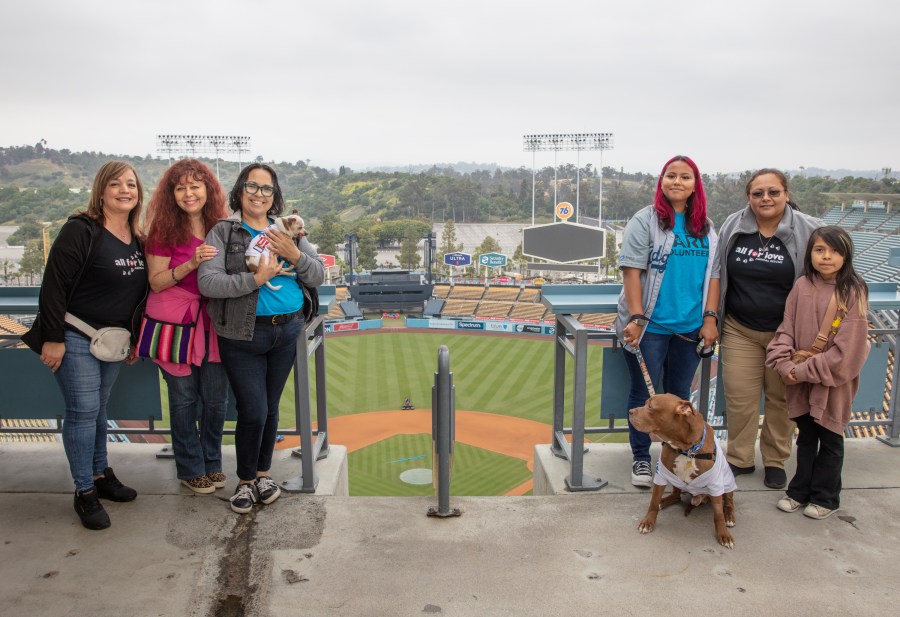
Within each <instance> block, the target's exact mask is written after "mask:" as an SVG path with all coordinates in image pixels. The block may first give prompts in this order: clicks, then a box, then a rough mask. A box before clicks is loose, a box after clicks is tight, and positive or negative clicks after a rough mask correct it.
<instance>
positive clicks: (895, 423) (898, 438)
mask: <svg viewBox="0 0 900 617" xmlns="http://www.w3.org/2000/svg"><path fill="white" fill-rule="evenodd" d="M892 338H893V339H894V373H893V375H892V377H891V401H890V403H889V404H888V414H889V415H890V420H891V423H890V425H889V426H888V427H887V428H888V431H887V432H888V434H887V435H879V436H878V437H876V439H878V441H880V442H882V443H886V444H887V445H889V446H893V447H895V448H896V447H900V418H898V417H897V410H898V404H897V384H898V383H900V381H897V380H898V379H900V362H897V341H898V340H900V337H892Z"/></svg>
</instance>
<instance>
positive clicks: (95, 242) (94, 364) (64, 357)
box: [22, 161, 147, 529]
mask: <svg viewBox="0 0 900 617" xmlns="http://www.w3.org/2000/svg"><path fill="white" fill-rule="evenodd" d="M143 199H144V187H143V185H142V184H141V181H140V179H139V178H138V175H137V172H136V171H135V169H134V168H133V167H132V166H131V165H129V164H128V163H123V162H120V161H110V162H108V163H106V164H104V165H103V166H102V167H101V168H100V170H99V171H98V172H97V175H96V176H95V177H94V185H93V188H92V190H91V197H90V202H89V203H88V207H87V209H86V210H84V211H82V212H79V213H76V214H75V215H73V216H72V217H70V218H69V220H68V221H67V222H66V224H65V225H63V227H62V229H61V230H60V232H59V236H58V237H57V238H56V241H55V242H54V243H53V247H52V248H51V249H50V255H49V256H48V259H47V266H46V269H45V271H44V279H43V283H42V285H41V295H40V300H39V302H38V307H39V311H40V312H39V315H38V318H37V320H35V325H34V327H33V328H32V329H31V330H30V331H29V332H28V333H26V334H25V335H24V336H23V337H22V340H23V341H24V342H25V343H26V344H27V345H28V346H29V347H31V349H33V350H35V351H38V352H39V353H40V355H41V361H42V362H43V363H44V364H45V365H46V366H47V367H48V368H49V369H50V370H51V371H53V374H54V376H55V377H56V382H57V384H58V385H59V389H60V390H61V391H62V395H63V400H64V401H65V416H64V420H63V428H62V438H63V446H64V447H65V450H66V457H67V458H68V460H69V469H70V471H71V473H72V479H73V480H74V483H75V511H76V512H77V513H78V516H79V518H80V519H81V523H82V524H83V525H84V526H85V527H86V528H88V529H105V528H107V527H109V526H110V520H109V515H108V514H107V513H106V510H105V509H104V508H103V506H102V505H101V503H100V501H99V498H103V499H110V500H112V501H131V500H133V499H134V498H135V497H137V491H135V490H134V489H132V488H129V487H127V486H125V485H123V484H122V483H121V482H120V481H119V480H118V478H116V475H115V474H114V473H113V470H112V468H111V467H110V466H109V464H108V463H107V456H106V432H107V422H106V403H107V401H108V400H109V393H110V390H111V389H112V386H113V384H114V383H115V381H116V378H117V377H118V375H119V369H120V368H121V366H122V362H118V361H114V362H109V361H104V360H100V359H98V358H96V357H94V355H93V354H92V353H91V349H90V344H91V336H90V334H89V333H87V332H85V331H84V330H83V329H79V327H80V328H84V326H85V325H86V326H87V327H88V328H89V329H100V328H106V327H119V328H125V329H127V330H129V331H130V332H131V333H132V340H133V341H134V340H136V336H137V331H138V327H139V326H140V319H141V314H142V305H143V300H144V298H145V296H146V293H147V269H146V265H145V263H144V253H143V249H142V247H141V244H140V242H139V240H138V220H139V219H140V214H141V204H142V202H143ZM71 316H74V317H75V319H76V320H77V323H79V324H81V325H80V326H76V325H72V324H71V322H72V321H73V320H72V318H71ZM125 362H126V363H128V364H132V363H134V362H135V356H134V348H133V347H132V349H131V351H130V352H129V353H128V355H127V357H126V359H125Z"/></svg>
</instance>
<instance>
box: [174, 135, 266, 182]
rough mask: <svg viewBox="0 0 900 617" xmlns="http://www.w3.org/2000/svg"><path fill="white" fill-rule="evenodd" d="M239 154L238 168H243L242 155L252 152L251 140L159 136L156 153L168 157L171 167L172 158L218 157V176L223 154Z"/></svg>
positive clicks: (204, 136) (209, 136)
mask: <svg viewBox="0 0 900 617" xmlns="http://www.w3.org/2000/svg"><path fill="white" fill-rule="evenodd" d="M235 152H236V153H237V155H238V167H241V166H242V163H241V154H243V153H249V152H250V138H249V137H239V136H235V135H157V136H156V153H157V154H159V155H163V154H164V155H166V157H167V158H168V159H169V165H171V164H172V156H173V155H174V156H190V157H196V156H197V155H198V154H215V155H216V175H217V176H218V175H219V158H221V156H222V154H227V153H235Z"/></svg>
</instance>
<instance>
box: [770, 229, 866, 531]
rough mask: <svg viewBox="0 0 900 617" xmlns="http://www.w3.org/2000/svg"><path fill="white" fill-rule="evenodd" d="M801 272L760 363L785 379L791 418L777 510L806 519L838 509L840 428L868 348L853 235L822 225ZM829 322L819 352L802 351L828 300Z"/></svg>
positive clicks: (843, 426)
mask: <svg viewBox="0 0 900 617" xmlns="http://www.w3.org/2000/svg"><path fill="white" fill-rule="evenodd" d="M804 269H805V276H801V277H800V278H799V279H797V281H796V283H794V288H793V289H792V290H791V293H790V295H788V299H787V304H786V305H785V309H784V321H783V322H782V324H781V326H780V327H779V328H778V331H777V332H776V333H775V337H774V338H773V339H772V341H771V342H770V343H769V346H768V348H767V357H766V366H769V367H771V368H773V369H775V370H776V371H777V372H778V374H779V375H781V378H782V379H783V380H784V383H785V384H787V392H786V398H787V407H788V416H790V418H791V419H793V420H794V421H795V422H796V423H797V427H798V429H799V434H798V436H797V472H796V473H795V474H794V477H793V479H792V480H791V482H790V484H788V488H787V491H786V493H787V494H786V496H785V497H784V498H782V499H781V500H780V501H779V502H778V504H777V505H778V509H779V510H782V511H784V512H794V511H796V510H798V509H800V508H801V507H805V509H804V510H803V514H805V515H806V516H808V517H810V518H814V519H823V518H827V517H829V516H831V514H832V513H834V512H836V511H837V510H838V508H839V507H840V494H841V468H842V466H843V463H844V437H843V433H844V430H845V429H846V428H847V425H848V424H849V423H850V405H851V404H852V402H853V397H854V396H855V395H856V391H857V390H858V389H859V373H860V371H861V370H862V367H863V364H865V361H866V356H867V355H868V353H869V340H868V327H869V322H868V319H867V317H866V311H867V310H868V295H869V292H868V287H867V286H866V283H865V281H863V279H862V278H861V277H860V276H859V275H858V274H857V273H856V271H855V270H854V269H853V241H852V240H851V239H850V236H849V234H848V233H847V232H846V231H844V230H843V229H842V228H840V227H837V226H833V225H829V226H826V227H821V228H819V229H817V230H816V231H814V232H813V233H812V235H811V236H810V238H809V244H808V245H807V247H806V257H805V260H804ZM832 296H835V298H836V300H837V310H836V311H834V309H832V311H834V312H832V313H831V315H829V316H828V317H829V319H831V328H830V332H829V333H828V337H827V342H826V343H825V346H824V349H822V351H821V352H819V353H815V354H813V355H809V354H805V355H804V354H801V355H800V356H797V355H796V352H798V351H809V350H811V348H812V345H813V343H814V342H815V340H816V336H817V335H818V334H819V330H820V327H821V324H822V322H823V319H824V318H825V316H826V313H828V312H829V305H830V304H831V298H832Z"/></svg>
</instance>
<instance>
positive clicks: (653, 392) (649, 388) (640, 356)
mask: <svg viewBox="0 0 900 617" xmlns="http://www.w3.org/2000/svg"><path fill="white" fill-rule="evenodd" d="M634 357H635V358H637V361H638V366H640V367H641V374H642V375H643V376H644V383H645V384H647V392H648V393H649V394H650V396H656V390H655V389H654V388H653V382H652V381H650V371H648V370H647V363H646V362H645V361H644V354H642V353H641V348H640V347H639V346H637V345H635V346H634Z"/></svg>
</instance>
